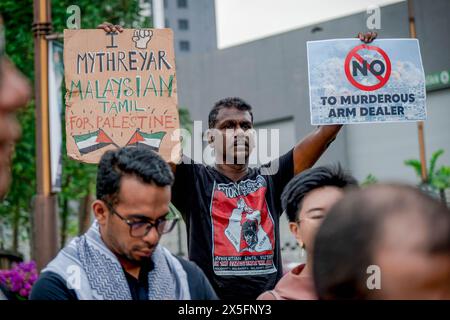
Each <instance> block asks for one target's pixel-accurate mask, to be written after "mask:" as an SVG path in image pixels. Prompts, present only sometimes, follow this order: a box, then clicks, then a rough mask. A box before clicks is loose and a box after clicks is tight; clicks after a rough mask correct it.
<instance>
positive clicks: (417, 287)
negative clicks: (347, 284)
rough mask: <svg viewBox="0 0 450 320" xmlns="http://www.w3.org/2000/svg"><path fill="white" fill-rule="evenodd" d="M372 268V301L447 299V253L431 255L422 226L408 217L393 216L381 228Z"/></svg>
mask: <svg viewBox="0 0 450 320" xmlns="http://www.w3.org/2000/svg"><path fill="white" fill-rule="evenodd" d="M383 226H384V227H383V228H382V232H381V234H380V236H379V237H380V241H378V242H377V245H376V246H375V248H376V249H375V254H374V258H373V264H375V265H377V266H378V267H379V268H380V277H381V288H380V289H374V290H371V291H370V294H371V295H370V296H371V297H372V298H375V299H414V300H416V299H433V300H441V299H442V300H443V299H445V300H448V299H450V253H449V252H447V253H443V252H442V253H438V254H432V253H429V252H428V248H426V245H427V244H428V243H429V237H431V235H430V234H428V233H427V227H426V223H425V222H424V221H422V219H421V218H420V217H415V216H414V215H411V214H395V215H392V217H388V218H387V219H386V221H385V222H384V224H383Z"/></svg>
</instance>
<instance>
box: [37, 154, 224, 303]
mask: <svg viewBox="0 0 450 320" xmlns="http://www.w3.org/2000/svg"><path fill="white" fill-rule="evenodd" d="M173 180H174V177H173V174H172V172H171V170H170V168H169V166H168V164H167V163H166V162H164V160H163V159H162V158H161V157H160V156H159V155H158V154H156V153H155V152H153V151H151V150H149V149H146V148H145V147H144V148H140V147H125V148H121V149H117V150H113V151H107V152H106V153H105V154H104V155H103V156H102V158H101V160H100V163H99V165H98V173H97V200H95V201H94V203H93V204H92V208H93V211H94V215H95V219H96V221H95V222H94V224H93V225H92V226H91V228H90V229H89V230H88V231H87V232H86V234H84V235H82V236H81V237H78V238H76V239H74V240H73V241H72V242H71V243H70V244H69V245H68V246H67V247H66V248H64V249H63V250H62V251H61V252H60V253H59V254H58V256H57V257H56V258H55V259H54V260H53V261H52V262H51V263H50V264H49V265H48V266H47V268H46V269H44V270H43V275H41V277H40V279H39V281H38V283H37V284H36V285H35V287H34V288H33V291H32V294H31V298H32V299H39V300H43V299H44V300H49V299H53V300H62V299H64V300H65V299H101V300H128V299H133V300H160V299H182V300H184V299H191V298H192V299H214V298H215V297H216V296H215V293H214V291H213V290H212V288H211V286H210V284H209V283H208V280H207V279H206V277H205V276H204V274H203V272H202V271H201V270H200V269H199V268H198V267H197V266H196V265H194V264H193V263H191V262H189V261H187V260H184V259H182V258H178V257H175V256H173V255H172V254H171V253H170V252H169V251H168V250H167V249H165V248H164V247H162V246H161V245H158V243H159V240H160V239H161V236H162V235H163V234H165V233H167V232H169V231H170V230H171V229H172V228H173V226H174V225H175V223H176V218H175V217H174V216H173V214H172V213H169V202H170V196H171V188H170V187H171V185H172V183H173ZM74 274H76V275H77V276H78V278H77V279H75V280H74ZM73 281H75V282H73ZM55 287H56V289H55ZM55 292H56V293H55Z"/></svg>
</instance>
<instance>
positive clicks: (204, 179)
mask: <svg viewBox="0 0 450 320" xmlns="http://www.w3.org/2000/svg"><path fill="white" fill-rule="evenodd" d="M293 174H294V163H293V151H292V150H291V151H289V152H288V153H286V154H285V155H283V156H282V157H280V158H279V159H277V160H275V161H273V162H271V163H269V164H268V165H265V166H262V167H259V168H249V169H248V173H247V174H246V176H245V177H243V178H242V179H240V180H239V181H237V182H234V181H232V180H231V179H229V178H228V177H226V176H224V175H223V174H221V173H220V172H219V171H217V170H216V169H215V168H214V167H211V166H205V165H202V164H195V163H193V162H192V160H189V159H184V161H183V163H181V164H179V165H177V167H176V173H175V184H174V186H173V188H172V202H173V203H174V205H175V206H176V207H177V208H178V209H179V210H180V211H181V213H182V214H183V218H184V220H185V222H186V225H187V231H188V248H189V259H190V260H192V261H194V262H195V263H197V265H198V266H199V267H200V268H201V269H202V270H203V271H204V272H205V274H206V276H207V277H208V279H209V281H210V282H211V284H212V285H213V287H214V289H215V291H216V293H217V295H218V296H219V298H221V299H256V298H257V297H258V295H259V294H261V293H262V292H264V291H267V290H270V289H273V288H274V286H275V284H276V282H277V281H278V280H279V279H280V278H281V276H282V264H281V253H280V237H279V234H278V231H279V227H278V226H279V218H280V215H281V213H282V209H281V200H280V198H281V193H282V191H283V188H284V187H285V185H286V184H287V183H288V182H289V180H290V179H291V178H292V177H293Z"/></svg>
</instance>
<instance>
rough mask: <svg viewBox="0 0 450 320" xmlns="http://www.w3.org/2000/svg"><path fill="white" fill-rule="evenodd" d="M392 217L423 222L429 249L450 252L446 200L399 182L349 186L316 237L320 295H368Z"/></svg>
mask: <svg viewBox="0 0 450 320" xmlns="http://www.w3.org/2000/svg"><path fill="white" fill-rule="evenodd" d="M392 217H400V218H402V219H404V222H405V223H406V222H411V221H416V222H417V223H421V224H423V226H424V227H425V228H426V234H427V240H426V241H427V243H424V244H423V245H424V247H423V248H424V252H425V253H429V254H444V255H445V254H446V255H450V210H449V208H447V207H446V206H445V205H444V204H443V203H442V202H440V201H438V200H436V199H433V198H432V197H430V196H428V195H426V194H424V193H423V192H422V191H420V190H419V189H417V188H415V187H412V186H406V185H400V184H384V185H382V184H380V185H373V186H369V187H366V188H363V189H360V190H355V191H350V192H349V193H347V194H346V195H345V196H344V198H343V199H341V200H340V201H339V202H338V203H337V204H336V205H335V206H333V208H331V209H330V212H328V214H327V216H326V217H325V219H324V221H323V222H322V224H321V226H320V228H319V230H318V231H317V234H316V237H315V241H314V253H313V257H314V263H313V274H314V282H315V287H316V290H317V294H318V296H319V298H321V299H366V298H368V295H369V294H370V290H368V289H367V284H366V283H367V268H368V266H370V265H373V264H374V260H373V259H374V256H373V255H374V252H375V248H376V247H377V244H379V243H380V242H381V241H382V237H383V235H384V234H385V229H384V227H385V225H386V221H387V219H388V218H392ZM413 219H415V220H413Z"/></svg>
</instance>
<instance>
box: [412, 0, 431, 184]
mask: <svg viewBox="0 0 450 320" xmlns="http://www.w3.org/2000/svg"><path fill="white" fill-rule="evenodd" d="M408 16H409V36H410V37H411V38H417V35H416V21H415V18H414V7H413V3H412V0H408ZM423 128H424V124H423V121H419V122H417V132H418V138H419V153H420V164H421V167H422V171H421V178H422V183H426V182H427V180H428V174H427V159H426V156H425V136H424V130H423Z"/></svg>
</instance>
